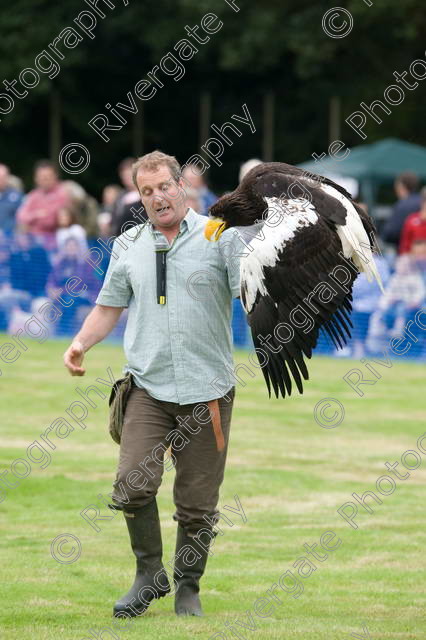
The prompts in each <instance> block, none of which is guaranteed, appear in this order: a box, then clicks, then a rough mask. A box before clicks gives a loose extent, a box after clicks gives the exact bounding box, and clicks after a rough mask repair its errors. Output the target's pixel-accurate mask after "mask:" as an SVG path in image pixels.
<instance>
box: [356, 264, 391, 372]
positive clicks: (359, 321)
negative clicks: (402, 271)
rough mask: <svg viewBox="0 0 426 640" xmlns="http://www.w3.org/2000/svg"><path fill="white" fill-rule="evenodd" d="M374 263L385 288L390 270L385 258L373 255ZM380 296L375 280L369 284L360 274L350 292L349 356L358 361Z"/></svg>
mask: <svg viewBox="0 0 426 640" xmlns="http://www.w3.org/2000/svg"><path fill="white" fill-rule="evenodd" d="M374 261H375V263H376V266H377V269H378V272H379V274H380V277H381V278H382V282H383V286H384V287H386V285H387V283H388V281H389V277H390V269H389V265H388V262H387V260H386V258H384V257H383V256H381V255H377V254H376V255H375V256H374ZM381 295H382V292H381V289H380V287H379V284H378V282H377V280H374V281H373V282H369V281H368V279H367V276H366V274H365V273H360V274H359V276H358V277H357V279H356V280H355V282H354V286H353V290H352V297H353V301H352V309H353V311H352V316H351V320H352V324H353V329H352V331H351V333H352V341H351V342H352V344H351V347H352V352H351V356H352V357H353V358H355V359H357V360H360V359H361V358H362V357H363V356H364V352H365V340H366V338H367V334H368V326H369V321H370V316H371V314H372V313H373V312H374V311H375V310H376V309H377V302H378V300H379V299H380V296H381Z"/></svg>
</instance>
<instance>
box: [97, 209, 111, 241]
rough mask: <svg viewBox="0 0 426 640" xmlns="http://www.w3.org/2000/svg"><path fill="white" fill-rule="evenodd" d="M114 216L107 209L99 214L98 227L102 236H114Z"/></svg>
mask: <svg viewBox="0 0 426 640" xmlns="http://www.w3.org/2000/svg"><path fill="white" fill-rule="evenodd" d="M111 222H112V216H111V214H110V213H108V212H107V211H103V212H102V213H100V214H99V215H98V229H99V236H100V237H101V238H110V237H111V236H112V226H111Z"/></svg>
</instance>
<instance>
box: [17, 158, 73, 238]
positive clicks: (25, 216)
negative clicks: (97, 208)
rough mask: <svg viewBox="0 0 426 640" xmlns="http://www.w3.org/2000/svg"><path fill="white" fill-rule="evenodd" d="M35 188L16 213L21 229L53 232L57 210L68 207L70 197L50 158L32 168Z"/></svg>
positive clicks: (56, 224)
mask: <svg viewBox="0 0 426 640" xmlns="http://www.w3.org/2000/svg"><path fill="white" fill-rule="evenodd" d="M34 182H35V184H36V189H33V190H32V191H30V193H29V194H28V195H27V197H26V198H25V200H24V204H23V205H22V206H21V207H20V208H19V209H18V212H17V214H16V219H17V223H18V225H19V227H20V229H21V230H23V231H29V232H31V233H53V232H55V231H56V229H57V228H58V212H59V211H60V210H61V209H63V208H66V207H68V206H69V205H70V204H71V203H70V197H69V195H68V193H67V192H66V190H65V189H64V187H63V184H62V182H61V181H60V180H59V176H58V172H57V169H56V167H55V165H54V164H53V162H50V160H40V161H39V162H37V163H36V165H35V168H34Z"/></svg>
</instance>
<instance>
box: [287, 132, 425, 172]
mask: <svg viewBox="0 0 426 640" xmlns="http://www.w3.org/2000/svg"><path fill="white" fill-rule="evenodd" d="M341 153H343V152H341ZM299 167H301V168H302V169H306V170H307V171H312V173H319V174H321V171H327V173H338V174H340V175H342V176H350V177H351V178H356V179H357V180H359V181H360V182H362V181H363V180H364V179H370V180H371V179H373V180H377V181H378V182H382V181H383V182H385V181H386V182H387V181H391V180H394V179H395V178H396V176H397V175H398V174H400V173H402V172H403V171H414V173H417V175H419V176H420V178H424V179H426V147H421V146H420V145H417V144H412V143H411V142H404V141H403V140H398V139H396V138H386V139H385V140H381V141H380V142H374V143H373V144H363V145H361V146H359V147H353V148H352V149H351V152H350V154H349V155H348V156H347V158H345V159H344V160H341V161H340V162H339V161H337V160H334V159H332V158H330V157H328V158H325V159H324V160H323V161H321V162H314V161H311V162H304V163H303V164H300V165H299Z"/></svg>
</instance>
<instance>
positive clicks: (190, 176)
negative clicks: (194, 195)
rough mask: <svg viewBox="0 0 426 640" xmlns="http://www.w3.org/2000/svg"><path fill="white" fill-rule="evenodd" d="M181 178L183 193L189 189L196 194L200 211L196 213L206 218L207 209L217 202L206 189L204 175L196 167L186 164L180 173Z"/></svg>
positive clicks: (212, 194)
mask: <svg viewBox="0 0 426 640" xmlns="http://www.w3.org/2000/svg"><path fill="white" fill-rule="evenodd" d="M182 178H183V180H184V183H185V187H184V188H185V191H186V189H187V187H189V188H191V189H195V190H196V191H197V192H198V197H199V199H200V203H201V209H200V211H198V213H201V215H202V216H208V214H209V207H211V206H212V205H214V203H215V202H217V196H216V195H215V194H214V193H213V191H210V189H209V188H208V186H207V183H206V180H205V178H204V175H203V174H202V173H200V171H199V169H198V167H197V165H195V164H187V165H185V168H184V170H183V172H182Z"/></svg>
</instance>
